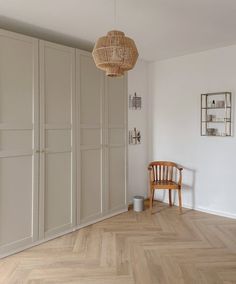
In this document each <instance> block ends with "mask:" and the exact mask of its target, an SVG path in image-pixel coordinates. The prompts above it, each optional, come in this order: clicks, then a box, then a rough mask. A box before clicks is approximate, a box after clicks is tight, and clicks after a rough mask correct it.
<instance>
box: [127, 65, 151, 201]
mask: <svg viewBox="0 0 236 284" xmlns="http://www.w3.org/2000/svg"><path fill="white" fill-rule="evenodd" d="M147 69H148V63H147V62H146V61H144V60H138V62H137V64H136V66H135V68H134V69H133V70H132V71H129V73H128V94H129V95H133V94H134V93H135V92H136V93H137V96H141V97H142V109H141V110H130V109H129V110H128V129H132V128H133V127H137V129H139V130H141V136H142V137H141V144H139V145H129V147H128V193H129V197H128V198H129V202H131V201H132V197H133V196H134V195H143V196H145V197H146V196H147V164H148V160H147V159H148V157H147V156H148V131H147V126H148V120H147V116H148V109H147V108H148V82H147Z"/></svg>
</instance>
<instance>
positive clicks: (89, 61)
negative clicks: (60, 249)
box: [76, 50, 104, 224]
mask: <svg viewBox="0 0 236 284" xmlns="http://www.w3.org/2000/svg"><path fill="white" fill-rule="evenodd" d="M76 59H77V68H76V71H77V80H76V82H77V92H78V98H79V99H78V121H79V126H78V141H79V151H78V204H79V205H78V210H77V215H78V224H79V223H80V224H83V223H86V222H90V221H93V220H96V219H97V218H98V217H100V216H101V214H102V188H103V147H102V141H103V137H102V136H103V135H102V134H103V133H102V123H103V115H102V110H103V93H104V91H103V84H104V75H103V73H102V72H101V71H99V70H98V69H97V68H96V66H95V64H94V61H93V58H92V56H91V53H88V52H83V51H79V50H78V51H77V58H76Z"/></svg>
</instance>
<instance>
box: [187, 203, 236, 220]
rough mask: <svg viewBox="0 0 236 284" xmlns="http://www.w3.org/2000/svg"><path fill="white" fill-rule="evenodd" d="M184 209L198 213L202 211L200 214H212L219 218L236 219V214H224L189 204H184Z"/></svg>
mask: <svg viewBox="0 0 236 284" xmlns="http://www.w3.org/2000/svg"><path fill="white" fill-rule="evenodd" d="M183 207H185V208H189V209H194V210H196V211H200V212H204V213H208V214H212V215H217V216H221V217H227V218H231V219H236V214H233V213H229V212H223V211H216V210H211V209H208V208H205V207H201V206H195V207H194V206H191V205H189V204H183Z"/></svg>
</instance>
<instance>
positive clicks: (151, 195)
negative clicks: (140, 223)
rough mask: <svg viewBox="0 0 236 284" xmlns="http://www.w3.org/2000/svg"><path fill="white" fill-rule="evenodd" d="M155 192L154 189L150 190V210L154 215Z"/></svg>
mask: <svg viewBox="0 0 236 284" xmlns="http://www.w3.org/2000/svg"><path fill="white" fill-rule="evenodd" d="M154 192H155V189H154V188H150V197H149V204H150V205H149V208H150V212H151V214H152V204H153V197H154Z"/></svg>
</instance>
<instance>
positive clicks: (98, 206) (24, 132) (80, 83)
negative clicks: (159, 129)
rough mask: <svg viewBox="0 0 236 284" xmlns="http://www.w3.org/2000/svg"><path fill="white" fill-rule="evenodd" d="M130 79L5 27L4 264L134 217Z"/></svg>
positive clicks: (0, 95) (1, 95) (1, 133)
mask: <svg viewBox="0 0 236 284" xmlns="http://www.w3.org/2000/svg"><path fill="white" fill-rule="evenodd" d="M126 132H127V82H126V77H123V78H107V77H105V75H104V73H103V72H101V71H99V70H98V69H97V68H96V67H95V65H94V63H93V59H92V57H91V54H90V53H89V52H85V51H81V50H76V49H74V48H71V47H66V46H62V45H58V44H55V43H51V42H46V41H42V40H38V39H35V38H32V37H28V36H23V35H20V34H16V33H12V32H8V31H4V30H0V257H2V256H5V255H8V254H11V253H14V252H17V251H19V250H22V249H24V248H26V247H29V246H32V245H33V244H38V243H40V242H42V241H45V240H48V239H51V238H54V237H56V236H59V235H62V234H64V233H67V232H70V231H73V230H75V229H78V228H80V227H83V226H85V225H88V224H91V223H93V222H96V221H98V220H101V219H103V218H106V217H108V216H112V215H114V214H117V213H120V212H123V211H126V210H127V198H126V191H127V189H126V184H127V182H126V179H127V167H126V164H127V163H126V159H127V153H126V151H127V145H126V144H127V139H126V136H127V133H126Z"/></svg>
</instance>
